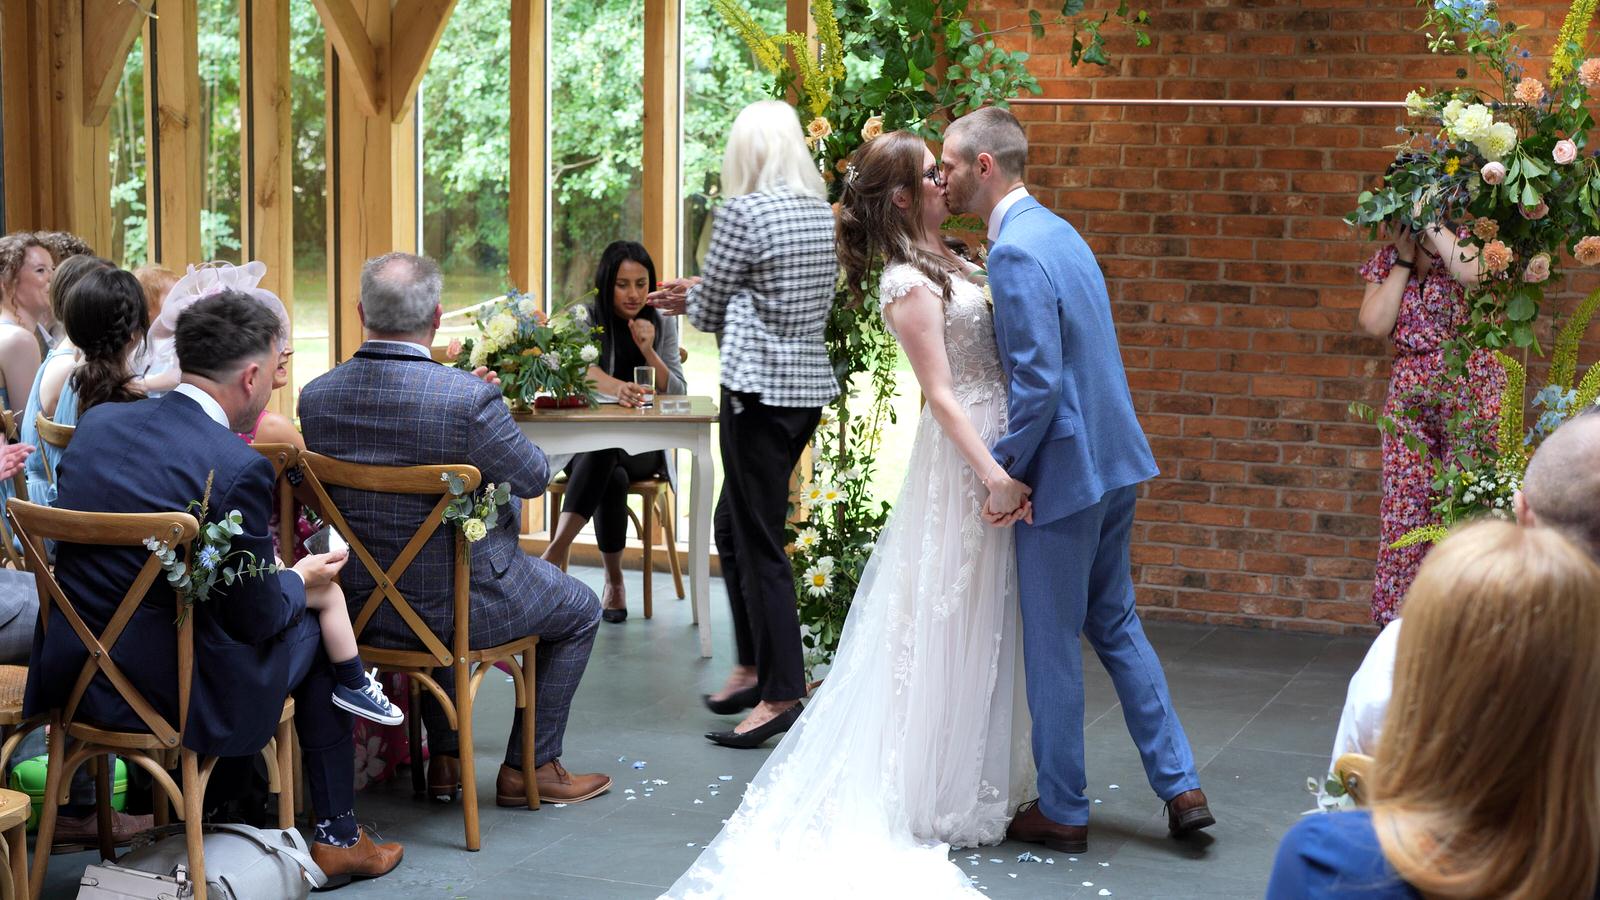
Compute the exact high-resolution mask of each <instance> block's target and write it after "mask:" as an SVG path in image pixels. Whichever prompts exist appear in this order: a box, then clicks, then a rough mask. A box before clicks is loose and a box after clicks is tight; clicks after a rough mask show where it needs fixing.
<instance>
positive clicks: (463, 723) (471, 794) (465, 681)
mask: <svg viewBox="0 0 1600 900" xmlns="http://www.w3.org/2000/svg"><path fill="white" fill-rule="evenodd" d="M452 668H453V669H454V675H455V679H456V723H457V726H458V727H457V728H456V739H457V740H458V741H460V746H461V750H460V760H461V818H462V820H463V824H464V825H465V827H466V830H467V849H468V850H477V849H478V847H479V844H480V842H479V835H478V766H477V760H476V759H475V757H476V756H477V754H476V753H475V752H474V751H473V748H472V687H471V678H470V672H469V670H468V667H467V664H466V663H465V662H457V663H456V664H455V665H454V666H452Z"/></svg>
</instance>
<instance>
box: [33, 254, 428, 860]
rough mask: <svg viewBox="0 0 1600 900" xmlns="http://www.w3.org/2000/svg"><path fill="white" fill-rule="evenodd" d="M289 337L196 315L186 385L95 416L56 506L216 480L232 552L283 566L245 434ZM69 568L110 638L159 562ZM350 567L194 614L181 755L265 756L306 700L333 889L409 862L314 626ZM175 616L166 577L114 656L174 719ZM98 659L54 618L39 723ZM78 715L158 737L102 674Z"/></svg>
mask: <svg viewBox="0 0 1600 900" xmlns="http://www.w3.org/2000/svg"><path fill="white" fill-rule="evenodd" d="M124 275H126V273H124ZM126 277H127V278H128V279H129V280H130V281H131V280H132V278H133V276H131V275H126ZM133 291H134V292H135V293H137V292H138V284H137V282H134V284H133ZM141 312H142V308H141ZM281 334H282V325H281V324H280V322H279V319H278V317H277V316H276V315H274V314H273V312H272V311H271V310H269V309H268V308H267V307H265V306H263V305H262V304H260V303H258V302H257V301H256V300H254V299H252V298H250V297H249V296H247V295H244V294H240V293H235V292H232V291H223V292H221V293H219V294H216V295H214V296H211V297H207V298H205V299H202V300H201V301H199V302H197V303H195V304H194V306H193V307H192V308H190V309H189V310H188V311H187V312H185V313H184V315H183V317H182V318H181V319H180V320H179V322H178V328H177V353H178V359H179V363H180V368H181V369H182V371H183V373H184V375H183V382H182V383H181V384H180V385H179V386H178V387H177V389H176V390H174V391H172V392H171V393H169V394H167V395H165V396H163V397H161V398H160V399H155V400H137V401H135V402H128V403H102V404H100V405H98V406H94V407H93V408H91V409H88V410H87V411H86V412H85V413H84V415H83V417H82V418H81V419H80V420H79V423H78V426H77V431H76V433H75V434H74V436H73V440H72V443H71V444H70V445H69V447H68V448H67V452H66V453H65V454H64V455H63V456H62V459H61V468H60V471H59V475H58V484H59V488H60V491H59V494H58V496H57V498H56V507H57V508H60V509H71V510H79V511H84V512H109V513H145V512H158V511H172V510H183V509H185V508H186V507H187V505H188V504H189V502H190V501H191V500H198V499H200V497H201V496H202V494H204V492H205V490H206V482H207V478H208V476H209V478H210V480H211V495H210V518H211V519H212V520H216V519H220V518H221V517H222V516H224V515H226V514H227V513H228V512H229V511H231V510H238V511H239V513H240V514H241V515H242V517H243V528H244V533H243V534H241V535H238V536H236V537H235V538H234V539H233V545H232V546H233V549H236V550H247V551H249V552H251V553H253V554H255V556H256V558H257V559H262V560H270V559H272V556H273V554H272V541H271V538H270V537H269V534H270V532H269V527H268V519H269V517H270V515H271V509H272V501H273V473H272V465H271V463H269V462H268V461H267V460H266V458H265V457H263V456H261V455H260V454H258V453H256V452H255V451H254V450H251V449H250V448H249V447H248V446H246V445H245V444H244V443H242V442H241V441H240V440H239V438H238V436H237V434H236V432H237V431H239V430H242V429H243V428H246V427H248V426H250V425H251V424H253V423H254V422H255V420H256V417H257V416H258V415H259V414H260V412H261V410H262V409H263V408H264V407H265V406H266V403H267V400H268V399H269V397H270V396H271V392H272V374H273V371H274V370H275V369H276V368H277V355H278V341H279V338H280V336H281ZM123 375H124V376H127V373H126V372H124V373H123ZM122 389H123V390H126V389H127V386H126V385H125V384H124V385H122ZM56 559H57V563H56V577H57V579H58V580H59V581H60V582H61V586H62V589H63V590H64V591H65V592H66V593H67V596H69V597H71V598H73V601H74V602H75V603H77V604H78V608H79V611H80V613H81V614H82V615H83V617H84V620H85V622H86V623H87V624H88V626H89V628H90V629H91V630H93V631H94V632H96V633H99V632H100V631H102V630H103V629H104V628H105V626H106V623H107V621H108V620H109V619H110V617H111V615H112V614H113V612H114V611H115V609H116V607H117V605H118V603H119V602H120V600H121V598H122V596H123V594H124V592H125V591H126V590H127V588H128V586H129V585H131V584H132V583H133V581H134V579H135V578H136V577H137V576H138V572H139V569H140V567H141V566H142V565H143V564H144V562H145V560H146V559H147V554H146V552H145V551H144V550H143V549H142V548H136V547H117V548H110V547H100V546H93V545H87V544H71V543H66V542H63V543H61V544H60V545H59V547H58V550H57V557H56ZM343 562H344V557H343V555H342V554H323V555H320V556H310V557H306V558H305V559H302V560H301V561H300V562H299V563H297V564H296V565H295V567H294V568H293V569H285V570H283V571H280V572H278V573H276V574H272V575H268V576H264V577H258V578H244V579H241V580H239V581H237V582H235V583H234V584H233V585H231V586H229V585H218V586H217V587H216V588H215V590H214V592H213V594H212V596H211V597H210V598H208V600H207V601H206V602H205V603H204V604H199V605H197V606H196V607H195V608H194V609H193V610H192V612H191V614H192V615H193V616H194V617H195V619H194V629H195V669H194V672H195V674H194V684H193V688H192V690H191V693H190V696H189V709H188V721H187V727H186V728H185V730H184V736H183V740H184V746H186V747H188V748H189V749H191V750H195V751H197V752H199V753H203V754H208V755H214V756H222V757H237V756H251V755H254V754H255V753H257V752H259V751H260V750H261V749H262V748H263V747H265V746H266V744H267V741H268V739H270V738H271V737H272V734H273V731H274V729H275V728H276V726H277V722H278V716H279V711H280V710H281V709H282V708H283V701H284V699H285V698H286V697H288V696H290V695H291V694H293V696H294V698H295V724H296V728H297V729H298V732H299V740H300V747H301V750H302V752H303V755H304V758H305V762H306V774H307V786H308V790H309V797H310V802H311V807H312V809H313V811H314V812H315V814H316V820H317V827H316V842H315V843H314V844H313V846H312V856H313V858H314V859H315V860H316V861H317V863H318V865H320V866H321V867H322V868H323V870H324V871H325V872H327V874H328V875H329V877H330V879H333V880H334V881H335V882H336V883H337V882H339V881H347V880H349V878H351V877H374V876H378V875H383V874H385V873H387V872H388V871H390V870H392V869H393V868H394V867H395V866H396V865H398V864H399V862H400V857H401V848H400V846H399V845H398V844H383V845H377V844H374V843H373V841H372V840H371V838H370V837H368V836H367V835H366V834H365V833H363V832H362V830H361V829H360V827H359V826H358V825H357V824H356V820H355V796H354V790H355V773H354V748H353V747H352V746H351V739H350V734H351V724H350V716H349V715H348V714H347V713H345V712H344V711H342V710H340V709H338V708H337V707H335V706H334V705H333V703H332V700H331V698H332V696H333V693H334V674H333V669H332V666H331V664H330V663H329V661H328V659H327V655H326V654H325V652H324V651H323V649H322V635H321V631H320V629H319V628H318V624H317V618H316V616H315V615H306V610H307V608H308V607H310V608H320V607H322V606H325V605H327V604H329V603H337V602H341V600H342V597H341V595H340V592H339V587H338V586H337V585H335V584H333V583H332V580H333V577H334V575H335V574H337V573H338V571H339V568H340V566H341V565H342V564H343ZM177 613H178V610H177V598H176V596H175V595H174V594H173V592H172V590H171V588H170V587H168V586H167V584H166V582H165V580H164V579H157V581H156V584H155V586H154V587H152V588H151V594H150V596H149V597H148V598H147V599H146V600H145V602H144V603H143V604H141V605H140V607H139V609H138V612H136V613H135V614H134V616H133V618H132V619H131V620H130V621H129V623H128V625H127V630H126V631H125V632H124V633H123V635H122V638H121V640H119V641H118V642H117V644H116V646H115V647H114V648H113V650H112V658H113V659H115V660H116V661H117V663H118V664H119V665H120V666H121V668H122V671H123V672H125V673H127V674H128V676H129V678H130V679H131V680H132V681H133V682H134V684H135V686H136V687H137V688H138V689H139V690H140V692H141V693H143V694H144V696H145V698H146V699H147V700H149V701H150V702H151V704H152V705H154V706H155V708H156V710H157V711H158V712H159V713H161V714H162V715H163V716H165V717H167V719H168V720H169V721H173V722H176V721H177V719H178V697H177V671H176V670H177V647H176V643H177V640H176V633H175V630H174V628H173V621H174V619H175V618H176V616H177ZM85 658H86V651H85V649H84V647H83V645H82V643H80V642H79V641H78V639H77V638H76V636H74V634H73V632H72V629H71V628H70V627H68V625H67V622H66V619H65V618H64V617H62V616H61V614H60V613H59V611H52V613H51V619H50V625H49V628H48V630H47V631H45V632H41V633H40V634H39V635H37V636H36V638H35V641H34V651H33V659H32V663H31V665H30V667H29V672H28V685H27V697H26V704H25V705H26V711H27V714H29V715H33V714H36V713H40V712H44V711H46V710H49V709H53V708H58V707H60V706H61V705H62V704H63V703H64V702H65V701H66V699H67V693H68V692H69V691H70V690H71V688H72V685H73V683H74V681H75V680H76V678H77V675H78V672H79V671H80V670H81V669H82V666H83V663H84V660H85ZM79 717H80V718H83V719H87V720H89V721H93V722H97V723H99V724H102V725H105V726H107V727H111V728H124V729H129V730H143V729H144V727H145V725H144V723H143V722H142V721H141V720H140V719H139V717H138V716H137V715H136V714H135V713H134V712H133V710H132V709H130V708H129V707H128V706H127V704H126V703H125V702H124V701H123V700H122V698H121V697H120V695H119V694H118V693H117V692H116V690H115V688H113V687H112V686H111V684H110V683H109V682H108V681H107V680H106V679H105V677H104V676H103V675H99V676H96V678H95V679H94V680H93V681H92V682H91V683H90V685H89V688H88V690H87V691H86V692H85V694H84V697H83V700H82V703H81V705H80V706H79Z"/></svg>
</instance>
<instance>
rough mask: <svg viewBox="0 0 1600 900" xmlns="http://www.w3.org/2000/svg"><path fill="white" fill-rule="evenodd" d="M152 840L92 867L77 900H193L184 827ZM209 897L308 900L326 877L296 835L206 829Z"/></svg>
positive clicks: (163, 832)
mask: <svg viewBox="0 0 1600 900" xmlns="http://www.w3.org/2000/svg"><path fill="white" fill-rule="evenodd" d="M148 834H149V835H151V836H153V837H156V838H158V839H157V840H156V842H155V843H153V844H150V845H149V846H147V847H141V848H140V849H137V850H134V851H132V852H130V853H128V854H127V855H126V856H124V857H122V858H121V859H119V860H118V861H117V862H115V863H102V864H98V865H91V866H89V867H88V868H86V869H84V871H83V878H82V879H81V880H80V881H79V882H78V885H79V886H78V897H79V900H85V898H88V900H158V898H159V900H169V898H170V900H178V898H184V897H191V896H193V895H194V886H193V885H192V884H191V883H190V881H189V866H188V859H189V855H188V848H187V845H186V844H185V842H184V835H183V826H182V825H169V826H167V827H165V828H158V829H156V830H155V831H153V832H149V833H148ZM205 862H206V892H207V894H208V895H209V896H211V897H214V898H217V900H305V898H306V897H307V896H309V895H310V892H311V890H312V889H313V888H320V887H322V886H323V885H325V884H327V881H328V876H326V875H324V874H323V872H322V869H321V868H319V867H318V866H317V864H316V863H314V862H312V861H311V852H310V850H309V848H307V847H306V842H305V838H303V837H301V836H300V832H298V831H295V830H294V829H283V830H278V829H270V830H268V829H260V828H251V827H250V826H249V825H207V826H205Z"/></svg>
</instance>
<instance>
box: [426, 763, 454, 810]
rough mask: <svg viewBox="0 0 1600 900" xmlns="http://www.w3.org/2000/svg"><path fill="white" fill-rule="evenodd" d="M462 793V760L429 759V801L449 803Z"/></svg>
mask: <svg viewBox="0 0 1600 900" xmlns="http://www.w3.org/2000/svg"><path fill="white" fill-rule="evenodd" d="M459 793H461V760H460V759H458V758H457V757H454V756H443V755H434V756H431V757H429V758H428V799H429V800H432V801H434V802H435V803H449V802H450V801H452V800H454V799H455V798H456V795H457V794H459Z"/></svg>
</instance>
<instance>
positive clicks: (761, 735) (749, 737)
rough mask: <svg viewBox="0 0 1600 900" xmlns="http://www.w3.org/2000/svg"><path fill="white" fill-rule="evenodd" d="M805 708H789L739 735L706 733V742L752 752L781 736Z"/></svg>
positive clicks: (724, 732) (723, 732) (735, 733)
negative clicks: (771, 739) (773, 738)
mask: <svg viewBox="0 0 1600 900" xmlns="http://www.w3.org/2000/svg"><path fill="white" fill-rule="evenodd" d="M804 708H805V707H804V706H803V705H801V704H799V703H796V704H795V705H793V706H791V707H789V708H788V709H786V710H784V711H783V712H781V713H779V714H778V715H776V716H774V717H773V718H772V719H771V720H769V721H767V722H765V723H763V724H761V725H759V726H757V727H755V728H752V729H750V730H749V731H746V732H745V733H743V734H740V733H739V732H737V731H708V732H706V740H708V741H710V742H711V743H713V744H721V745H722V746H724V747H732V748H734V749H735V750H754V749H755V748H757V747H759V746H761V745H762V744H765V743H766V742H767V741H768V740H769V739H770V738H772V737H773V736H775V735H779V734H783V733H784V732H785V731H788V730H789V729H790V728H793V727H794V723H795V722H796V721H798V720H799V719H800V711H801V710H802V709H804Z"/></svg>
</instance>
